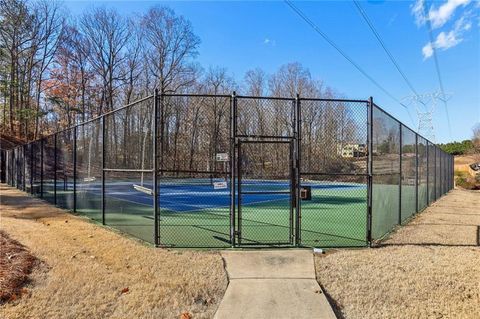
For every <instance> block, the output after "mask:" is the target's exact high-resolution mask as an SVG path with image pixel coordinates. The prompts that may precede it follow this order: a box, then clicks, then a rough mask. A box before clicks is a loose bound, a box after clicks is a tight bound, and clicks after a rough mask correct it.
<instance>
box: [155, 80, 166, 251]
mask: <svg viewBox="0 0 480 319" xmlns="http://www.w3.org/2000/svg"><path fill="white" fill-rule="evenodd" d="M162 97H163V92H162ZM152 116H153V145H152V146H153V163H152V164H153V220H154V223H153V225H154V230H153V237H154V238H153V242H154V243H155V246H159V245H160V234H159V229H158V227H159V222H158V217H159V216H158V167H157V137H158V89H155V92H154V94H153V114H152ZM161 134H163V132H162V133H161ZM160 156H162V155H161V154H160Z"/></svg>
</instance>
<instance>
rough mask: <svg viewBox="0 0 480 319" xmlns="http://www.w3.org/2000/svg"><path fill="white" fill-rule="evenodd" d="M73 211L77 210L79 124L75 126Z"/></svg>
mask: <svg viewBox="0 0 480 319" xmlns="http://www.w3.org/2000/svg"><path fill="white" fill-rule="evenodd" d="M73 212H74V213H75V212H77V126H75V127H74V128H73Z"/></svg>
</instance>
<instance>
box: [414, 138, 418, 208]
mask: <svg viewBox="0 0 480 319" xmlns="http://www.w3.org/2000/svg"><path fill="white" fill-rule="evenodd" d="M415 212H416V213H418V134H417V133H415Z"/></svg>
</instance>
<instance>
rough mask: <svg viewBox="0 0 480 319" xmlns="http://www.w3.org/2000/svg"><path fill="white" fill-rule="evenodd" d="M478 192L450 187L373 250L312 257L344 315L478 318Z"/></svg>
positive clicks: (479, 273)
mask: <svg viewBox="0 0 480 319" xmlns="http://www.w3.org/2000/svg"><path fill="white" fill-rule="evenodd" d="M478 207H480V192H478V191H477V192H474V191H464V190H454V191H452V192H450V193H449V194H448V195H447V196H445V197H443V198H441V199H440V200H439V201H438V202H437V203H435V204H434V205H433V206H432V207H429V208H427V209H426V210H425V211H424V212H423V213H421V214H419V215H418V216H417V217H416V218H414V219H413V220H412V221H411V222H410V223H409V224H408V225H406V226H405V227H401V228H399V229H398V231H397V232H395V233H394V234H392V235H391V237H390V238H389V239H388V240H386V241H385V243H384V245H382V246H381V247H379V248H372V249H357V250H337V251H335V252H334V253H331V254H327V255H320V256H318V255H317V256H316V257H315V265H316V272H317V278H318V280H319V282H320V283H321V284H322V286H323V287H324V288H325V290H326V293H327V294H328V295H329V296H330V298H331V300H332V303H333V304H334V305H335V307H336V308H337V309H336V310H337V313H338V314H339V315H340V316H341V317H343V318H347V319H350V318H472V319H473V318H478V314H479V313H480V266H479V265H480V247H479V245H480V243H479V241H480V239H479V238H478V236H479V229H480V211H479V209H478Z"/></svg>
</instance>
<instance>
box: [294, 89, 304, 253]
mask: <svg viewBox="0 0 480 319" xmlns="http://www.w3.org/2000/svg"><path fill="white" fill-rule="evenodd" d="M295 102H296V106H295V111H296V113H297V114H296V123H295V125H296V132H295V135H294V136H295V143H296V145H295V147H296V152H295V166H296V174H295V184H296V185H295V186H296V187H295V191H296V197H295V200H296V202H295V207H296V221H295V224H296V228H295V230H296V232H295V244H296V246H300V245H301V244H302V200H301V198H300V192H301V186H302V185H301V178H302V175H301V174H302V173H301V167H300V165H301V159H302V154H301V153H302V108H301V100H300V94H297V96H296V98H295Z"/></svg>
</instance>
